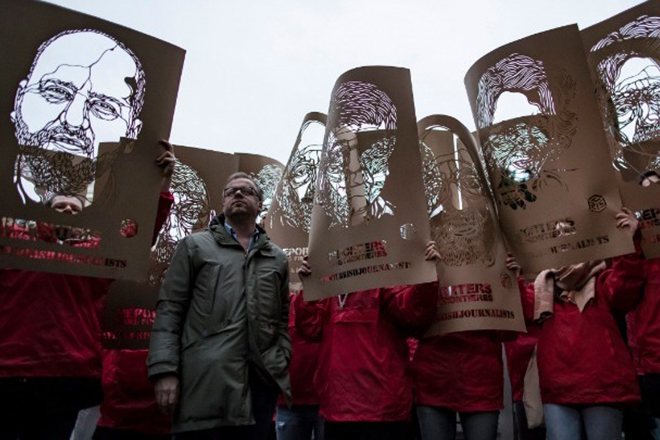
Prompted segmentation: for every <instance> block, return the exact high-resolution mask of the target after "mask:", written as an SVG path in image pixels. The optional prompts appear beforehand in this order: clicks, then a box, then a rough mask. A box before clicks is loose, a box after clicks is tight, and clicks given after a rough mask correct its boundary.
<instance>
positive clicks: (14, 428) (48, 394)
mask: <svg viewBox="0 0 660 440" xmlns="http://www.w3.org/2000/svg"><path fill="white" fill-rule="evenodd" d="M164 146H165V147H166V149H167V151H166V152H164V153H163V154H161V155H160V156H159V157H158V158H157V159H156V163H157V165H158V166H160V167H161V169H162V170H163V171H162V172H163V184H162V188H163V189H164V190H165V191H166V192H163V193H161V197H160V201H159V212H158V216H157V224H156V230H158V229H160V225H161V224H162V222H163V221H164V220H165V218H166V217H167V213H168V212H169V207H170V205H171V203H172V197H171V194H170V193H169V192H168V191H167V188H168V187H169V179H170V177H171V175H172V171H173V166H174V155H173V153H172V148H171V145H170V144H169V143H165V144H164ZM50 205H51V207H52V208H54V209H56V210H58V211H59V212H62V213H67V214H77V213H79V212H81V211H82V208H83V206H82V203H81V202H80V200H79V199H78V198H76V197H73V196H68V195H65V194H63V195H59V196H55V197H53V198H52V199H51V200H50ZM3 226H5V225H3ZM38 227H40V228H43V227H45V226H44V225H38ZM9 229H10V234H11V235H12V237H18V236H20V235H21V234H26V233H27V231H26V228H25V227H23V226H21V225H16V224H15V225H12V226H11V227H9ZM50 232H51V235H48V234H47V233H44V234H40V236H41V237H44V239H46V240H49V239H50V237H52V239H53V240H60V239H61V237H60V235H61V234H62V231H58V230H52V231H50ZM66 240H68V241H69V242H70V243H71V245H73V246H79V247H95V246H97V242H95V241H94V240H77V239H76V237H75V236H72V235H68V236H67V238H66ZM111 282H112V280H110V279H103V278H94V277H86V276H77V275H65V274H57V273H45V272H34V271H27V270H8V269H6V270H0V438H1V439H3V440H4V439H18V438H21V439H49V440H57V439H66V440H68V439H69V437H70V436H71V432H72V430H73V427H74V424H75V422H76V418H77V415H78V411H79V410H81V409H83V408H88V407H91V406H94V405H98V404H99V403H100V401H101V380H100V379H101V328H100V321H99V319H100V314H101V310H102V307H103V299H104V296H105V294H106V293H107V292H108V288H109V286H110V284H111Z"/></svg>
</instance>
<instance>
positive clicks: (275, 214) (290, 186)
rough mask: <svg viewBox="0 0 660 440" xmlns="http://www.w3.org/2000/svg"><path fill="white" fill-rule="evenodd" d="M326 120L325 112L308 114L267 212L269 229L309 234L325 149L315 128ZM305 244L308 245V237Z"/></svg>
mask: <svg viewBox="0 0 660 440" xmlns="http://www.w3.org/2000/svg"><path fill="white" fill-rule="evenodd" d="M325 121H326V116H325V115H323V114H321V113H310V114H308V115H307V116H306V117H305V120H304V122H303V124H302V126H301V127H300V130H299V132H298V138H297V139H296V143H295V145H294V146H293V150H292V152H291V156H290V157H289V161H288V162H287V165H286V167H285V168H284V173H283V175H282V179H281V181H280V186H279V188H278V190H277V192H276V193H275V197H274V202H273V204H272V205H271V206H272V207H273V209H271V212H269V213H268V215H267V217H268V222H267V225H268V229H269V231H270V230H278V229H280V228H291V229H295V230H298V231H303V232H304V233H305V234H309V231H310V229H311V224H312V208H313V207H314V195H315V194H316V178H317V176H318V170H319V162H320V161H321V151H322V149H323V138H322V137H321V138H316V139H313V138H311V136H312V135H313V133H311V132H312V130H311V128H313V127H315V126H318V127H325ZM304 245H305V246H307V240H306V239H305V243H304Z"/></svg>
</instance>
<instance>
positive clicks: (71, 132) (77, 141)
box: [15, 107, 95, 158]
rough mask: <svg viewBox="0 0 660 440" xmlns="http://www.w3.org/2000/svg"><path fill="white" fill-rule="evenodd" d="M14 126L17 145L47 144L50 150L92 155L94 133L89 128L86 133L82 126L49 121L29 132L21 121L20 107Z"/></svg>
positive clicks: (42, 146) (41, 145) (34, 145)
mask: <svg viewBox="0 0 660 440" xmlns="http://www.w3.org/2000/svg"><path fill="white" fill-rule="evenodd" d="M15 126H16V140H17V141H18V144H19V145H22V146H26V147H39V148H46V146H47V145H48V147H47V148H46V149H48V150H51V151H61V152H63V153H71V154H77V155H80V156H84V157H88V158H93V157H94V152H95V149H94V135H93V133H92V132H91V130H90V131H89V133H88V130H85V129H83V128H72V127H71V126H69V125H67V124H65V125H61V124H59V123H57V125H53V123H52V122H51V123H50V124H49V125H47V126H46V127H44V128H42V129H41V130H39V131H37V132H35V133H31V132H30V130H29V129H28V127H27V125H26V124H25V121H23V116H22V114H21V112H20V107H19V108H17V109H16V122H15ZM90 133H91V136H90ZM71 143H73V145H72V144H71Z"/></svg>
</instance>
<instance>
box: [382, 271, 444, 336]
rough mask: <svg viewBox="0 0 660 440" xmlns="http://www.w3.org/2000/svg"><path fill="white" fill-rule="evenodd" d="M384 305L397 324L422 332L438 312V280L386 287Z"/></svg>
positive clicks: (406, 328)
mask: <svg viewBox="0 0 660 440" xmlns="http://www.w3.org/2000/svg"><path fill="white" fill-rule="evenodd" d="M382 307H383V308H384V310H385V311H386V313H387V314H388V315H389V316H390V317H391V318H392V320H393V321H394V323H395V324H396V325H397V326H399V327H402V328H403V329H405V330H406V331H410V332H412V333H413V334H421V333H423V332H424V331H425V330H426V328H427V327H428V326H429V325H431V324H432V323H433V319H434V318H435V316H436V314H437V309H438V282H437V281H433V282H430V283H424V284H415V285H410V286H397V287H393V288H391V289H384V291H383V303H382Z"/></svg>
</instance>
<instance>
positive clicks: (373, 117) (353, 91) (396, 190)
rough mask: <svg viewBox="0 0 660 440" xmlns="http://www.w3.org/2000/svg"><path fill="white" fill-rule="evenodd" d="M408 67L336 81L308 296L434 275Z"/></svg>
mask: <svg viewBox="0 0 660 440" xmlns="http://www.w3.org/2000/svg"><path fill="white" fill-rule="evenodd" d="M425 199H426V198H425V196H424V188H423V185H422V177H421V159H420V153H419V147H418V138H417V129H416V121H415V108H414V105H413V96H412V86H411V83H410V72H409V71H408V70H407V69H401V68H395V67H362V68H357V69H354V70H350V71H348V72H346V73H344V74H343V75H342V76H341V77H340V78H339V79H338V80H337V82H336V83H335V87H334V88H333V91H332V97H331V101H330V109H329V111H328V124H327V127H326V133H325V138H324V144H323V150H322V154H321V161H320V169H319V177H318V181H317V186H316V196H315V200H314V208H313V211H312V224H311V233H310V241H309V261H310V265H311V267H312V275H311V276H310V277H309V279H306V280H305V281H304V284H305V299H307V300H310V299H319V298H325V297H328V296H333V295H339V294H343V293H349V292H354V291H359V290H364V289H370V288H377V287H385V286H395V285H401V284H415V283H422V282H426V281H432V280H435V278H436V274H435V267H434V265H433V264H432V263H430V262H427V261H425V260H424V248H425V245H426V242H427V241H428V239H429V225H428V217H427V216H426V209H425V206H426V200H425Z"/></svg>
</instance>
